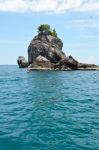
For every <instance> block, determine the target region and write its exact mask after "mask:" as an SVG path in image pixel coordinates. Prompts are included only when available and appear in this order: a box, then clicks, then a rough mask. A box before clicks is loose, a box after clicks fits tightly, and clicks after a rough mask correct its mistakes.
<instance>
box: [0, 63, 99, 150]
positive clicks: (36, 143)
mask: <svg viewBox="0 0 99 150" xmlns="http://www.w3.org/2000/svg"><path fill="white" fill-rule="evenodd" d="M0 150H99V71H33V72H29V73H27V71H26V69H19V68H18V66H0Z"/></svg>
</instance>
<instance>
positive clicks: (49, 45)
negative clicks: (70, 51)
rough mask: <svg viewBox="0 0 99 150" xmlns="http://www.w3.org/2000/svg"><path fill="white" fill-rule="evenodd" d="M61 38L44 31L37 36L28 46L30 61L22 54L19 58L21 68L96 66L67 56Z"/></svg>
mask: <svg viewBox="0 0 99 150" xmlns="http://www.w3.org/2000/svg"><path fill="white" fill-rule="evenodd" d="M62 47H63V43H62V41H61V39H59V38H57V37H55V36H52V35H50V34H49V33H46V32H43V33H42V34H38V35H37V36H35V37H34V38H33V39H32V41H31V42H30V44H29V47H28V62H27V61H26V59H25V58H24V57H22V56H20V57H19V58H18V60H17V63H18V65H19V67H20V68H23V67H28V66H29V68H30V69H31V70H32V69H52V70H77V69H86V68H96V67H97V66H96V65H94V64H84V63H79V62H78V61H76V60H75V59H74V58H73V57H72V56H68V57H67V56H66V55H65V53H64V52H63V51H62Z"/></svg>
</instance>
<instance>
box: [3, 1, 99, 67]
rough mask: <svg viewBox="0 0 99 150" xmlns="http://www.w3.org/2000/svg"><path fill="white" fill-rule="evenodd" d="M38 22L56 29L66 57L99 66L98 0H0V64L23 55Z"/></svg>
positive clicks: (12, 62)
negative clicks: (69, 56)
mask: <svg viewBox="0 0 99 150" xmlns="http://www.w3.org/2000/svg"><path fill="white" fill-rule="evenodd" d="M41 24H49V25H50V26H51V27H52V28H55V29H56V31H57V33H58V36H59V37H60V38H61V39H62V41H63V51H64V52H65V53H66V55H67V56H68V55H72V56H73V57H74V58H75V59H76V60H78V61H80V62H85V63H94V64H97V65H99V0H0V65H3V64H4V65H6V64H8V65H9V64H16V60H17V58H18V56H25V57H26V58H27V57H28V54H27V49H28V45H29V43H30V41H31V40H32V39H33V37H34V36H35V35H37V28H38V26H39V25H41Z"/></svg>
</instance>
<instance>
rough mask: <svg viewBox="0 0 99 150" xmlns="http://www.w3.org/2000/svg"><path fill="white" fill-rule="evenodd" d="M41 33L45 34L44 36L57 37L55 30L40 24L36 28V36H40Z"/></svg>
mask: <svg viewBox="0 0 99 150" xmlns="http://www.w3.org/2000/svg"><path fill="white" fill-rule="evenodd" d="M42 33H46V34H50V35H52V36H54V37H58V35H57V32H56V30H55V29H52V28H51V27H50V25H48V24H41V25H40V26H39V27H38V34H42Z"/></svg>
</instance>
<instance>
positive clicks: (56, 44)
mask: <svg viewBox="0 0 99 150" xmlns="http://www.w3.org/2000/svg"><path fill="white" fill-rule="evenodd" d="M62 47H63V43H62V41H61V40H60V39H58V38H56V37H53V36H51V35H45V34H42V35H38V36H36V37H34V39H33V40H32V41H31V43H30V45H29V47H28V62H29V64H31V63H33V61H34V60H35V59H36V57H38V56H39V55H41V56H43V57H45V58H47V59H48V60H50V62H51V63H57V62H59V61H60V60H61V59H64V58H65V57H66V56H65V54H64V53H63V52H62Z"/></svg>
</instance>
